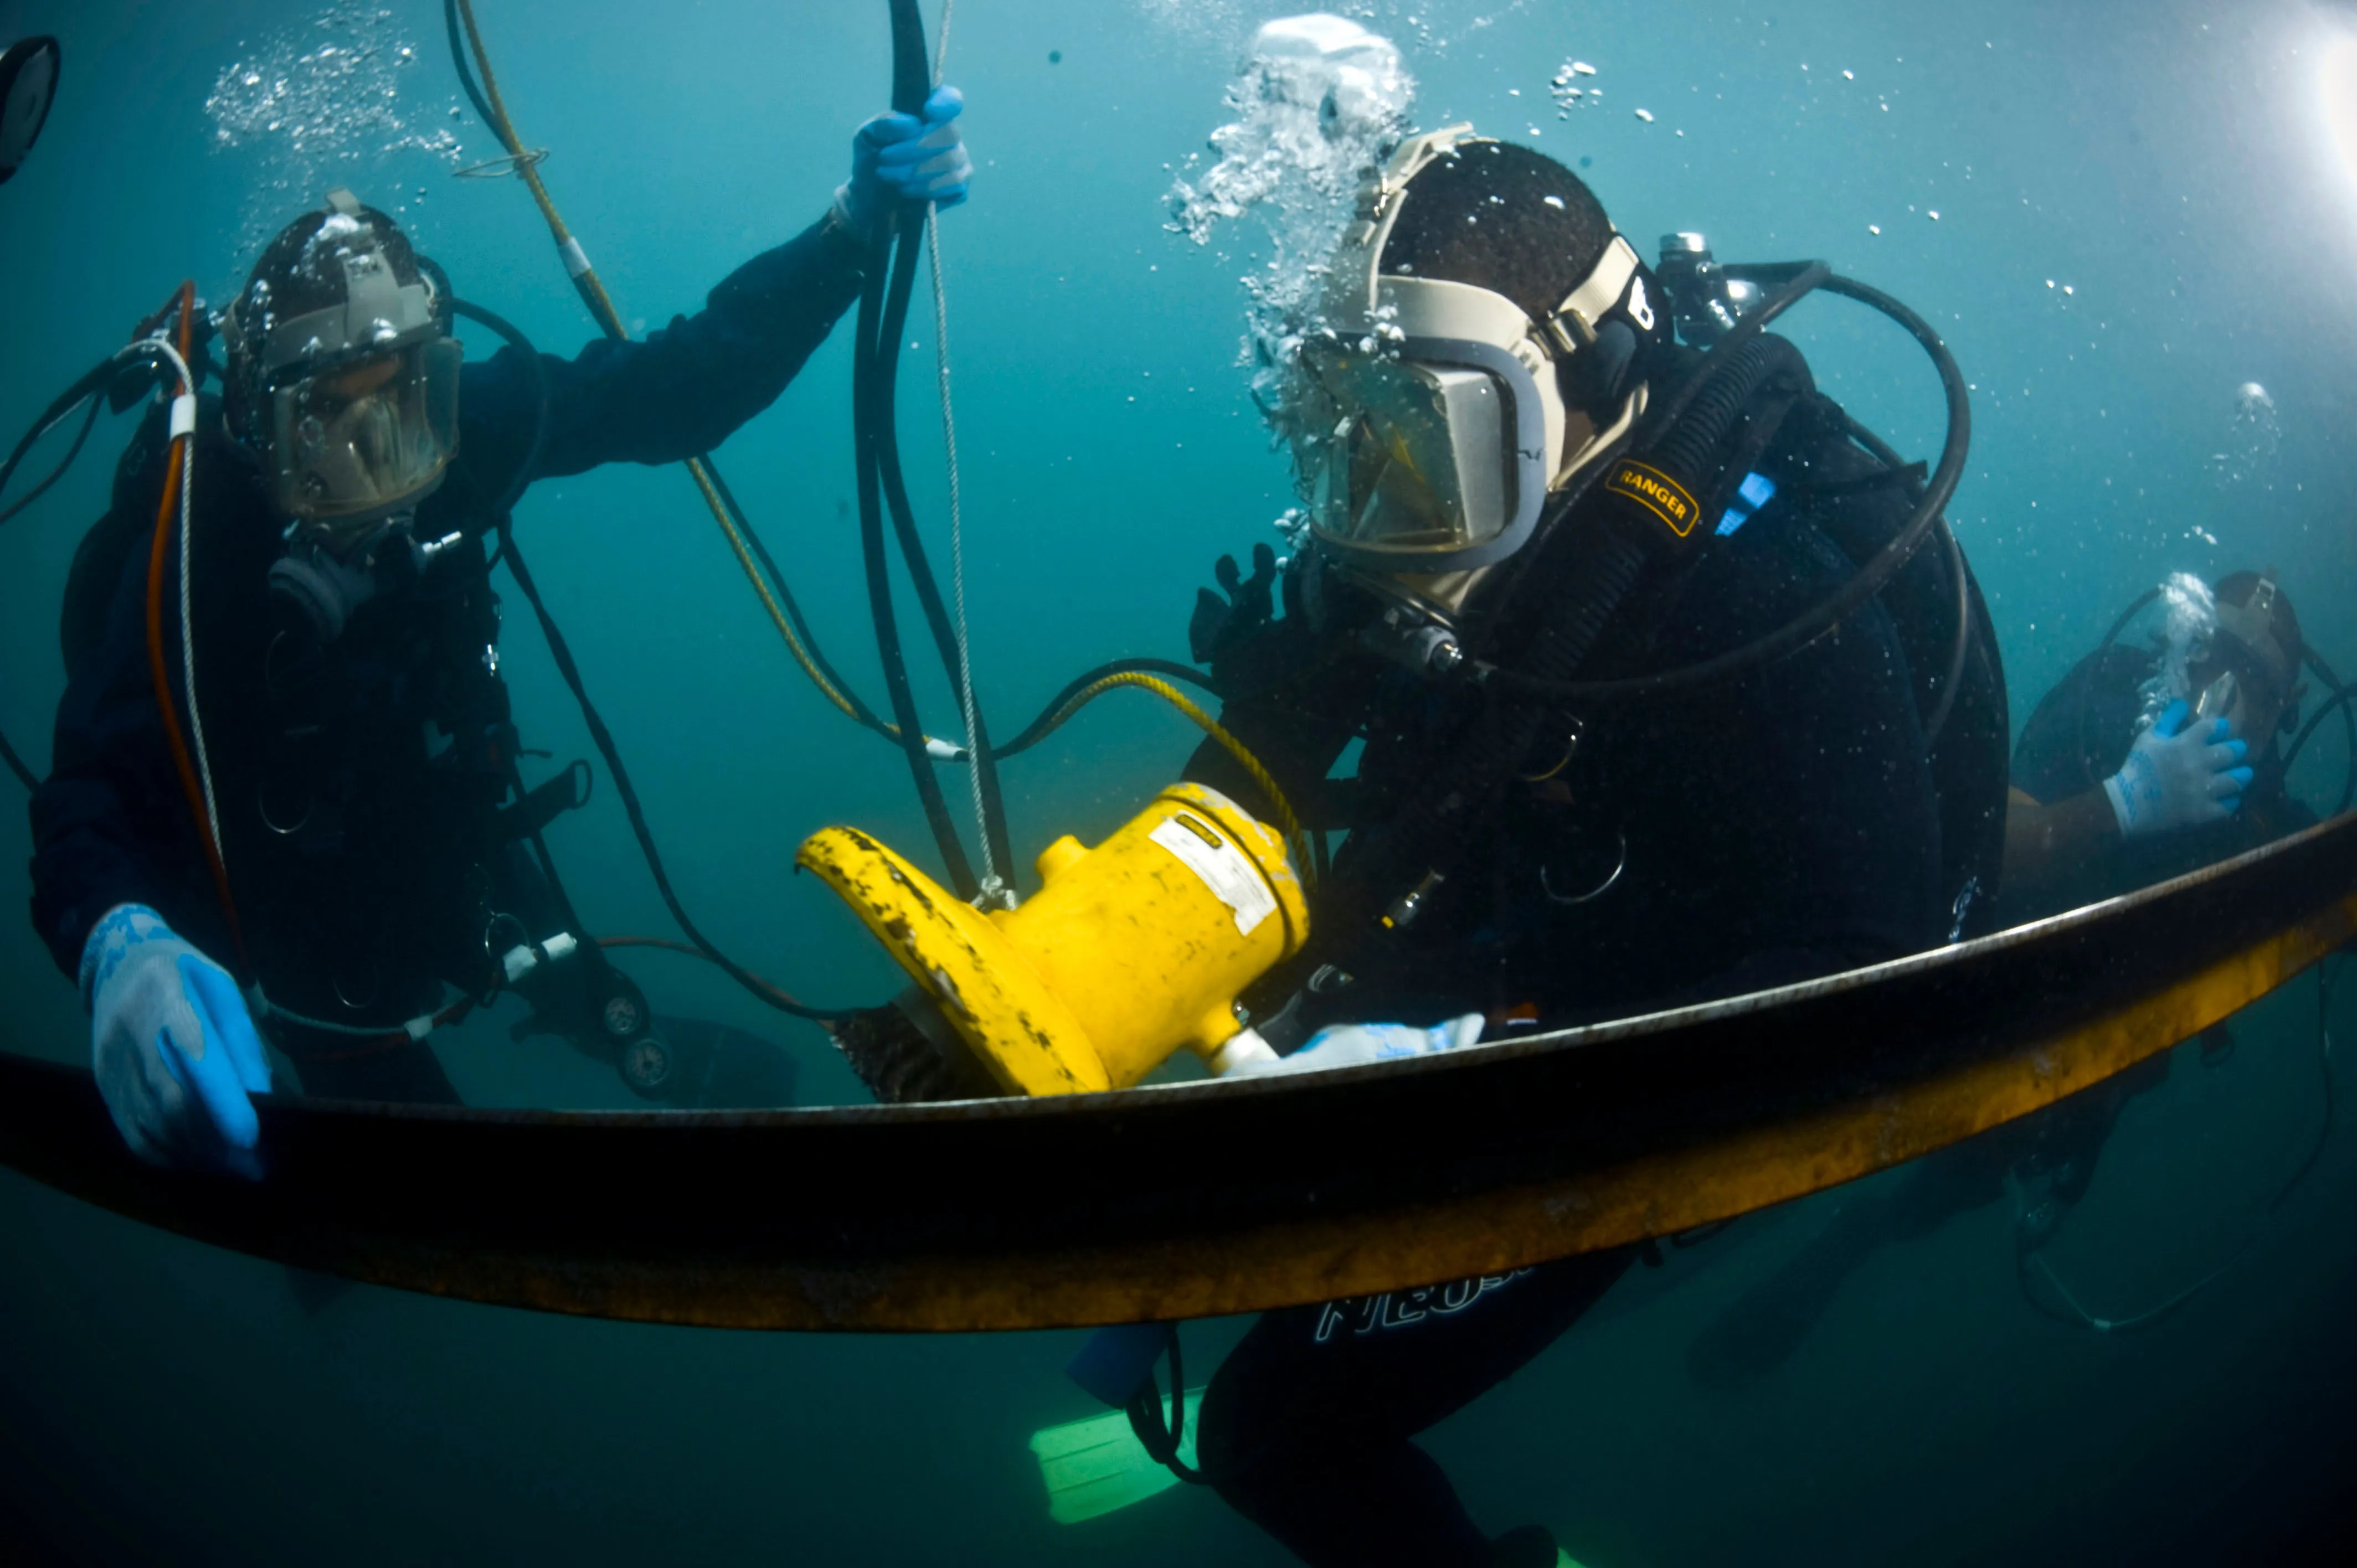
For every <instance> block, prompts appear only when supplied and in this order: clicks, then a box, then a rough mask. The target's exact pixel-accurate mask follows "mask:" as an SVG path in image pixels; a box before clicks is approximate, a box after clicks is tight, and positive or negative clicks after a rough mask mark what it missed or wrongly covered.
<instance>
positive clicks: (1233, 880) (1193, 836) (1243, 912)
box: [1146, 817, 1276, 936]
mask: <svg viewBox="0 0 2357 1568" xmlns="http://www.w3.org/2000/svg"><path fill="white" fill-rule="evenodd" d="M1146 837H1148V838H1150V839H1152V840H1153V841H1154V842H1155V843H1158V844H1160V845H1161V846H1162V847H1163V848H1164V849H1167V850H1168V851H1169V852H1170V853H1171V854H1175V855H1177V856H1178V857H1179V860H1180V862H1182V863H1183V864H1184V865H1186V867H1187V869H1188V870H1189V871H1191V872H1193V873H1194V874H1195V875H1197V876H1199V877H1200V878H1202V882H1203V886H1206V887H1208V888H1210V889H1211V896H1212V897H1215V898H1217V899H1218V900H1219V901H1220V902H1221V903H1222V904H1225V905H1226V906H1227V907H1228V909H1229V911H1230V912H1231V913H1232V914H1233V915H1234V916H1235V918H1236V929H1237V930H1239V931H1241V932H1243V934H1244V935H1245V936H1250V935H1252V934H1253V931H1254V929H1255V928H1257V927H1258V926H1259V925H1260V923H1261V922H1262V921H1263V920H1265V919H1267V918H1269V917H1270V916H1271V915H1274V914H1275V913H1276V895H1275V894H1274V893H1271V892H1270V891H1269V890H1268V884H1267V883H1265V882H1264V881H1262V880H1261V875H1260V870H1259V868H1258V867H1257V866H1255V865H1253V863H1252V862H1251V861H1250V860H1249V859H1247V858H1246V857H1245V855H1244V853H1243V851H1242V850H1240V849H1238V848H1237V847H1236V846H1235V845H1233V844H1232V843H1229V842H1228V840H1227V835H1226V834H1224V833H1222V832H1219V831H1218V830H1217V829H1214V828H1212V827H1211V826H1209V825H1208V824H1205V825H1200V826H1199V825H1197V820H1196V819H1195V818H1192V817H1188V818H1184V819H1181V818H1179V817H1171V818H1168V819H1166V820H1165V821H1164V822H1162V823H1161V824H1160V825H1159V826H1157V827H1156V828H1155V829H1154V831H1153V832H1149V833H1147V834H1146Z"/></svg>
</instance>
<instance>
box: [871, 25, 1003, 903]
mask: <svg viewBox="0 0 2357 1568" xmlns="http://www.w3.org/2000/svg"><path fill="white" fill-rule="evenodd" d="M898 4H899V0H895V5H896V15H897V6H898ZM896 37H897V29H896ZM891 248H892V234H891V231H890V230H889V229H886V230H885V231H883V232H881V233H878V234H877V236H876V238H875V239H874V240H872V241H870V242H868V248H867V269H866V271H867V276H866V282H865V283H864V284H863V285H862V286H861V288H860V291H859V318H858V323H857V337H856V340H855V341H854V343H853V346H852V354H851V406H852V427H853V441H854V445H855V447H856V454H855V455H856V464H857V469H858V480H859V546H860V553H861V555H862V556H863V557H864V558H865V560H866V567H867V610H868V614H869V616H870V618H872V619H873V620H874V621H875V623H876V654H877V660H878V661H879V662H880V663H881V664H882V665H883V666H884V692H885V695H886V696H887V697H888V698H889V699H890V701H891V703H892V720H893V723H895V724H896V725H899V731H900V751H901V754H902V755H903V756H905V757H907V758H908V759H909V777H910V779H911V780H912V781H913V782H914V783H915V784H916V787H917V800H918V801H919V803H920V805H922V806H923V807H924V811H925V822H926V823H927V825H928V826H930V827H931V829H932V833H933V843H935V845H937V846H938V847H939V848H940V850H941V854H942V866H943V868H944V869H945V870H946V871H947V873H948V875H949V878H950V885H951V886H952V887H953V888H955V889H956V891H957V895H958V897H961V898H972V897H974V895H975V894H976V893H978V892H979V891H981V885H980V884H979V883H977V882H976V881H975V880H974V868H973V866H972V865H969V864H968V862H967V860H966V857H965V846H964V845H963V843H960V842H959V841H958V835H957V828H956V826H955V825H954V824H953V823H952V822H951V820H950V811H949V802H948V801H947V800H944V799H942V785H941V780H940V779H938V778H936V777H935V776H934V774H933V759H932V756H931V753H930V752H928V751H927V750H926V748H925V732H924V728H923V725H921V723H920V721H919V719H918V716H917V699H916V695H915V693H913V692H911V691H910V690H909V665H908V660H907V659H906V657H905V656H904V655H903V653H902V652H901V649H900V628H899V620H898V618H897V617H896V616H895V614H894V612H893V609H892V575H891V572H892V566H891V562H890V560H889V558H888V556H887V555H886V553H885V548H884V500H883V495H882V481H881V479H880V478H878V477H877V467H876V465H877V439H876V425H877V417H878V415H877V395H876V381H877V376H878V375H879V374H880V373H881V371H882V367H881V366H880V365H879V363H878V360H879V358H880V356H879V355H878V354H877V338H876V329H877V326H878V325H879V319H878V318H879V317H881V316H882V314H883V294H884V274H885V271H886V268H887V264H888V254H889V252H890V251H891Z"/></svg>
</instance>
